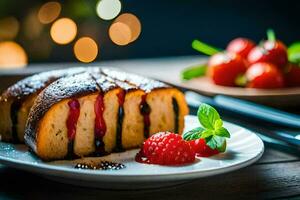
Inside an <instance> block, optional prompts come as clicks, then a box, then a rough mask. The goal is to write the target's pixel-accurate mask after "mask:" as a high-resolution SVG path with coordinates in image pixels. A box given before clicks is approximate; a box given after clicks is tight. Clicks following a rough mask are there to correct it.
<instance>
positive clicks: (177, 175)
mask: <svg viewBox="0 0 300 200" xmlns="http://www.w3.org/2000/svg"><path fill="white" fill-rule="evenodd" d="M190 117H193V118H195V117H196V116H193V115H188V116H187V118H190ZM225 123H226V124H230V125H233V126H235V127H238V128H241V129H244V130H247V131H248V132H249V133H251V134H252V135H254V137H255V138H256V139H257V142H258V143H260V144H261V149H260V151H259V152H258V153H256V155H254V156H253V157H252V158H250V159H248V160H245V161H243V162H239V163H237V164H233V165H229V166H226V167H221V168H215V167H213V168H208V169H201V170H200V171H199V169H194V170H190V171H188V172H186V171H182V172H170V173H165V172H164V173H163V174H155V175H154V174H115V173H111V174H107V173H99V172H101V171H93V170H89V171H85V170H77V169H73V168H64V167H63V166H57V165H49V164H45V163H39V162H36V163H30V162H26V161H25V162H24V161H22V160H18V159H14V158H10V157H4V156H1V155H0V163H1V164H4V165H6V166H10V167H12V168H16V169H20V170H23V171H28V172H34V173H37V174H40V175H45V176H53V177H71V178H74V179H76V177H77V178H80V177H81V178H82V177H84V179H90V178H93V177H94V180H100V179H101V181H103V182H113V181H114V180H115V178H116V177H117V178H118V181H120V182H127V181H128V179H127V178H129V177H130V178H131V179H130V181H133V182H139V181H145V180H147V181H168V180H184V179H196V178H201V177H208V176H212V175H219V174H223V173H228V172H231V171H235V170H238V169H241V168H244V167H246V166H249V165H251V164H253V163H254V162H256V161H257V160H259V159H260V158H261V156H262V155H263V153H264V150H265V147H264V143H263V141H262V140H261V138H260V137H259V136H258V135H256V134H255V132H253V131H251V130H249V129H247V128H245V127H243V126H240V125H238V124H234V123H230V122H227V121H225ZM0 143H4V142H1V141H0ZM37 159H38V158H37ZM160 167H170V166H160ZM171 167H174V166H171ZM178 167H180V166H178ZM47 170H48V172H49V171H51V172H50V173H48V174H47V173H45V171H47ZM95 177H96V178H95ZM149 177H151V179H148V178H149ZM111 178H112V179H111ZM123 179H124V180H123ZM121 180H123V181H121Z"/></svg>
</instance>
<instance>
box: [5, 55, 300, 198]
mask: <svg viewBox="0 0 300 200" xmlns="http://www.w3.org/2000/svg"><path fill="white" fill-rule="evenodd" d="M198 62H200V61H199V58H197V57H179V58H168V59H147V60H133V61H114V62H105V63H100V65H110V66H114V67H120V68H123V69H125V70H128V71H134V72H136V73H140V74H147V75H148V76H153V77H156V78H157V76H156V75H157V74H160V76H172V75H174V74H172V72H169V70H170V67H172V66H177V67H178V66H179V65H181V66H186V65H191V64H196V63H198ZM71 65H73V64H70V65H69V64H67V65H61V66H63V67H65V66H71ZM57 66H58V65H55V66H49V65H44V66H40V65H39V66H32V68H31V69H29V70H26V71H25V73H28V74H30V73H32V72H36V71H42V70H45V69H46V68H48V67H57ZM12 74H13V77H14V78H16V79H18V78H19V77H21V76H23V75H22V74H24V70H21V71H20V70H17V71H14V72H12V71H10V72H0V85H2V87H3V86H4V85H5V84H8V83H9V81H10V80H11V79H10V77H11V76H12ZM0 90H1V89H0ZM299 132H300V131H299ZM288 152H290V151H288ZM0 182H1V187H0V199H6V198H7V199H24V198H25V199H107V200H114V199H122V200H123V199H139V200H141V199H143V200H147V199H151V200H154V199H171V200H177V199H224V198H226V199H300V155H299V152H298V153H297V152H292V153H291V152H290V153H287V152H284V151H282V150H278V149H277V148H276V146H275V147H274V146H273V145H269V144H267V146H266V150H265V153H264V155H263V157H262V158H261V159H260V160H259V161H258V162H257V163H255V164H253V165H251V166H249V167H246V168H244V169H241V170H238V171H235V172H231V173H228V174H223V175H218V176H214V177H209V178H203V179H199V180H196V181H193V182H190V183H186V184H183V185H177V186H173V187H168V188H161V189H153V190H130V191H117V190H101V189H92V188H83V187H77V186H72V185H66V184H61V183H56V182H53V181H50V180H47V179H44V178H42V177H39V176H37V175H35V174H30V173H27V172H23V171H20V170H16V169H12V168H8V167H5V166H3V165H0ZM129 184H130V183H129Z"/></svg>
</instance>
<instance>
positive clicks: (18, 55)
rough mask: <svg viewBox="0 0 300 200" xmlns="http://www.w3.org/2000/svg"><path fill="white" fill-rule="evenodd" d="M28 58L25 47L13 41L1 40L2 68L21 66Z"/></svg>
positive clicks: (0, 61)
mask: <svg viewBox="0 0 300 200" xmlns="http://www.w3.org/2000/svg"><path fill="white" fill-rule="evenodd" d="M27 62H28V59H27V55H26V52H25V51H24V49H23V48H22V47H21V46H20V45H19V44H17V43H15V42H12V41H5V42H0V68H21V67H24V66H26V65H27Z"/></svg>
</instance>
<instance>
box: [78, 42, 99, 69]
mask: <svg viewBox="0 0 300 200" xmlns="http://www.w3.org/2000/svg"><path fill="white" fill-rule="evenodd" d="M74 54H75V57H76V58H77V59H78V60H79V61H81V62H85V63H89V62H92V61H94V60H95V59H96V57H97V55H98V46H97V43H96V42H95V41H94V40H93V39H92V38H90V37H82V38H80V39H78V40H77V41H76V43H75V45H74Z"/></svg>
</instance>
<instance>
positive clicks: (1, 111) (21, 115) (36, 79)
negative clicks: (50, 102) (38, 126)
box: [0, 68, 86, 143]
mask: <svg viewBox="0 0 300 200" xmlns="http://www.w3.org/2000/svg"><path fill="white" fill-rule="evenodd" d="M85 70H86V69H85V68H72V69H64V70H54V71H50V72H44V73H40V74H37V75H33V76H30V77H28V78H25V79H23V80H21V81H19V82H17V83H16V84H14V85H12V86H11V87H9V88H8V89H7V90H6V91H4V92H3V94H2V95H1V96H0V134H1V139H2V140H3V141H7V142H14V143H18V142H23V141H24V129H25V124H26V120H27V116H28V113H29V110H30V108H31V106H32V105H33V102H34V100H35V98H36V97H37V95H38V93H40V92H41V91H42V90H43V89H44V88H45V87H47V86H48V85H49V84H50V83H52V82H53V81H55V80H57V79H59V78H61V77H65V76H69V75H71V74H77V73H82V72H84V71H85Z"/></svg>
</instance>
